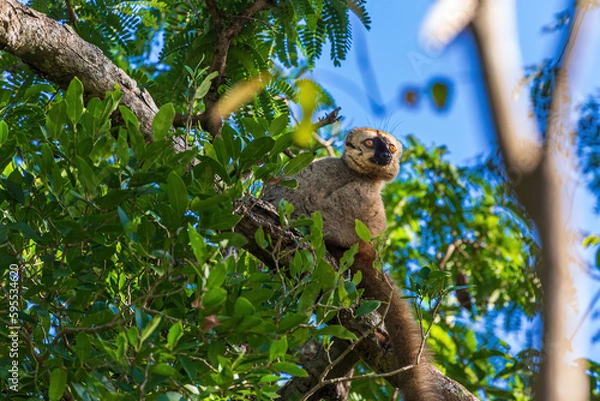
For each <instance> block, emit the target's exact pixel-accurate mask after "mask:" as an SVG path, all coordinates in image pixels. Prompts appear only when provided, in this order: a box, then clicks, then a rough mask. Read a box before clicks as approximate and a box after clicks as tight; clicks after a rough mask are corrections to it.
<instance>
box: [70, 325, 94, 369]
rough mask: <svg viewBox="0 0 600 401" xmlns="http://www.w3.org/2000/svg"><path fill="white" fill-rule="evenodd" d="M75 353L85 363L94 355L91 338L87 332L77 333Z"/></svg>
mask: <svg viewBox="0 0 600 401" xmlns="http://www.w3.org/2000/svg"><path fill="white" fill-rule="evenodd" d="M74 348H75V353H76V354H77V358H79V361H80V362H81V363H82V364H83V363H84V362H87V361H88V360H89V358H90V356H91V355H92V345H91V343H90V338H89V337H88V335H87V334H85V333H79V334H77V337H76V338H75V346H74Z"/></svg>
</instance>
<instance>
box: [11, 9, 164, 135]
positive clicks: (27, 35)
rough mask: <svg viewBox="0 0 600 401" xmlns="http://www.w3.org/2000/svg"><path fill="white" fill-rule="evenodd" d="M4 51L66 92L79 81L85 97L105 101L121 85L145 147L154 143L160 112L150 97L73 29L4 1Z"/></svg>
mask: <svg viewBox="0 0 600 401" xmlns="http://www.w3.org/2000/svg"><path fill="white" fill-rule="evenodd" d="M0 49H1V50H5V51H7V52H9V53H11V54H13V55H15V56H17V57H19V58H20V59H21V60H23V61H24V62H25V63H26V64H27V65H29V66H30V67H31V68H32V69H33V70H34V71H35V72H37V73H38V74H40V75H41V76H43V77H44V78H46V79H48V80H49V81H52V82H54V83H55V84H57V85H59V86H60V87H62V88H66V87H67V86H68V85H69V83H70V82H71V80H72V79H73V78H75V77H77V78H79V79H80V80H81V82H82V83H83V86H84V88H85V94H86V97H99V98H104V96H105V94H106V92H109V91H112V90H114V89H115V85H118V86H119V87H120V89H121V92H123V97H122V98H121V103H122V104H124V105H126V106H127V107H128V108H130V109H131V111H132V112H133V113H134V114H135V115H136V116H137V118H138V120H139V122H140V129H141V131H142V133H143V134H144V137H145V139H146V141H148V142H152V120H153V118H154V115H155V114H156V112H157V111H158V108H157V107H156V104H155V103H154V100H153V99H152V97H151V96H150V94H149V93H148V92H147V91H146V90H145V89H141V88H139V87H138V85H137V83H136V81H135V80H133V79H132V78H131V77H129V76H128V75H127V74H126V73H125V72H124V71H123V70H122V69H120V68H118V67H117V66H116V65H115V64H114V63H113V62H112V61H111V60H110V59H109V58H108V57H106V56H105V55H104V54H103V53H102V51H101V50H100V49H99V48H98V47H96V46H94V45H92V44H90V43H87V42H86V41H84V40H83V39H81V38H80V37H79V36H78V35H77V33H76V32H75V31H73V29H71V27H69V26H68V25H61V24H59V23H58V22H56V21H55V20H53V19H51V18H48V17H47V16H46V15H44V14H42V13H39V12H37V11H35V10H32V9H31V8H29V7H26V6H24V5H22V4H20V3H19V2H18V1H17V0H2V1H0Z"/></svg>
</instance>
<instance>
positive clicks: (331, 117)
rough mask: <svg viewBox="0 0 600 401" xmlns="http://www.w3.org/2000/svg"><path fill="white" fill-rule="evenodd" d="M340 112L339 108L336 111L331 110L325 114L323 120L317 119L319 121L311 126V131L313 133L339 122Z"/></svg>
mask: <svg viewBox="0 0 600 401" xmlns="http://www.w3.org/2000/svg"><path fill="white" fill-rule="evenodd" d="M340 110H342V108H341V107H338V108H337V109H335V110H333V111H332V112H331V113H329V114H327V115H326V116H325V117H323V118H319V121H318V122H316V123H315V124H314V125H313V129H314V130H315V131H317V130H319V129H320V128H323V127H326V126H328V125H331V124H333V123H335V122H337V121H340V119H341V118H342V117H341V116H340V115H339V114H340Z"/></svg>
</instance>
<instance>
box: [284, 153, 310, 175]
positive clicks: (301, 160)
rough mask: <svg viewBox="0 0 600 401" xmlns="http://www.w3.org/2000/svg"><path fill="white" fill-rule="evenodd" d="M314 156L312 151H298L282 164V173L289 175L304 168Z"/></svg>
mask: <svg viewBox="0 0 600 401" xmlns="http://www.w3.org/2000/svg"><path fill="white" fill-rule="evenodd" d="M314 158H315V155H314V154H313V153H312V152H304V153H300V154H299V155H298V156H296V157H294V158H293V159H291V160H289V161H288V162H287V163H286V164H285V166H283V175H286V176H290V175H294V174H298V173H299V172H300V171H302V170H304V169H305V168H306V167H307V166H308V165H309V164H310V163H311V162H312V161H313V159H314Z"/></svg>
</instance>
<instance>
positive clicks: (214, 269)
mask: <svg viewBox="0 0 600 401" xmlns="http://www.w3.org/2000/svg"><path fill="white" fill-rule="evenodd" d="M225 278H227V267H225V265H224V264H223V263H219V264H216V265H213V266H211V268H210V274H209V275H208V280H206V287H207V288H209V289H210V288H215V287H220V286H221V285H223V283H224V282H225Z"/></svg>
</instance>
